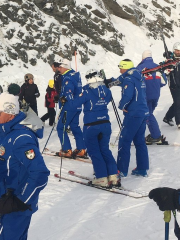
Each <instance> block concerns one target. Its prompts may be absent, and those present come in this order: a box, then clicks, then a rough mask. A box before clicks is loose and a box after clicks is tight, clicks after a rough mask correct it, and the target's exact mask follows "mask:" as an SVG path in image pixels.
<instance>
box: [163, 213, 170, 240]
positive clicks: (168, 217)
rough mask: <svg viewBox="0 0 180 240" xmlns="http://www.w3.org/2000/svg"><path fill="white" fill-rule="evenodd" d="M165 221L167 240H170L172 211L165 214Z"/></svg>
mask: <svg viewBox="0 0 180 240" xmlns="http://www.w3.org/2000/svg"><path fill="white" fill-rule="evenodd" d="M164 221H165V240H169V222H170V221H171V211H169V210H168V211H165V212H164Z"/></svg>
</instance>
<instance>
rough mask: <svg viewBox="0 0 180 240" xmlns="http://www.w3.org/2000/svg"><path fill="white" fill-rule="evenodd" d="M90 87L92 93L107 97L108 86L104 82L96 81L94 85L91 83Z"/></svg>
mask: <svg viewBox="0 0 180 240" xmlns="http://www.w3.org/2000/svg"><path fill="white" fill-rule="evenodd" d="M88 88H89V89H91V91H92V93H93V94H94V95H95V96H96V97H99V98H104V97H106V95H107V93H108V88H107V87H106V86H105V84H104V83H103V82H98V83H94V86H93V84H89V86H88Z"/></svg>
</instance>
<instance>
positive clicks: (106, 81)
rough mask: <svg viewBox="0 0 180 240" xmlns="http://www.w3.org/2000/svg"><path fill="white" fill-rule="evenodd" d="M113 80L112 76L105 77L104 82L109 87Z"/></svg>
mask: <svg viewBox="0 0 180 240" xmlns="http://www.w3.org/2000/svg"><path fill="white" fill-rule="evenodd" d="M111 82H112V79H111V78H110V79H106V78H105V79H104V84H105V85H106V87H107V88H109V83H111Z"/></svg>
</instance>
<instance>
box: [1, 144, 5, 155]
mask: <svg viewBox="0 0 180 240" xmlns="http://www.w3.org/2000/svg"><path fill="white" fill-rule="evenodd" d="M5 152H6V150H5V148H4V147H3V146H2V145H1V146H0V156H3V155H4V154H5Z"/></svg>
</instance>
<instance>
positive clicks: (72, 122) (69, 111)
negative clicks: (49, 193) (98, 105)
mask: <svg viewBox="0 0 180 240" xmlns="http://www.w3.org/2000/svg"><path fill="white" fill-rule="evenodd" d="M57 69H58V71H59V72H60V73H61V77H62V86H61V92H60V93H59V97H61V96H66V94H68V93H69V92H70V93H72V94H73V96H74V98H76V97H77V96H78V95H79V94H80V93H81V92H82V83H81V76H80V73H79V72H75V71H74V70H73V69H71V63H70V61H69V60H68V59H60V61H59V67H58V68H57ZM61 106H62V103H61V102H60V103H59V108H61ZM81 111H82V106H78V107H77V108H73V107H72V106H71V105H69V103H65V104H64V106H63V109H62V111H61V114H60V116H59V121H58V124H57V132H58V137H59V139H60V142H61V146H62V149H61V150H60V151H59V152H58V155H59V156H60V157H61V156H62V157H67V158H71V157H82V158H84V157H86V155H87V154H86V147H85V144H84V139H83V134H82V131H81V128H80V126H79V116H80V113H81ZM65 115H66V121H65V122H64V120H63V119H64V116H65ZM68 126H70V129H71V131H72V133H73V135H74V138H75V142H76V149H75V150H74V151H73V152H72V147H71V143H70V140H69V137H68V134H67V132H66V131H64V127H65V129H67V127H68Z"/></svg>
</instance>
